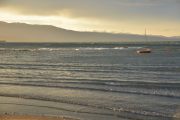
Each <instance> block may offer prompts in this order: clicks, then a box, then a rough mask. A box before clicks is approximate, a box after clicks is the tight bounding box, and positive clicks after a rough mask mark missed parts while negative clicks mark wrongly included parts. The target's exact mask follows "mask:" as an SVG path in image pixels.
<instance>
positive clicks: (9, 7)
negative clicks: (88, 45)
mask: <svg viewBox="0 0 180 120" xmlns="http://www.w3.org/2000/svg"><path fill="white" fill-rule="evenodd" d="M0 21H5V22H9V23H11V22H20V23H28V24H43V25H53V26H56V27H61V28H65V29H70V30H76V31H100V32H113V33H132V34H144V31H145V29H147V34H150V35H163V36H180V0H0Z"/></svg>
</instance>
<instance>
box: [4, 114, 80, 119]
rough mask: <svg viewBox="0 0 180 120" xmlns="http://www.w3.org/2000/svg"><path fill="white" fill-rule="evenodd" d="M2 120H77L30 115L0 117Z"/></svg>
mask: <svg viewBox="0 0 180 120" xmlns="http://www.w3.org/2000/svg"><path fill="white" fill-rule="evenodd" d="M0 120H77V119H72V118H68V117H47V116H29V115H0Z"/></svg>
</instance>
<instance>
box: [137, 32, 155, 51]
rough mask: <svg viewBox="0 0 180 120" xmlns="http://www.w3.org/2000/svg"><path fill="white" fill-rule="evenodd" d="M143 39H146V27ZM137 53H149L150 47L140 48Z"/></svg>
mask: <svg viewBox="0 0 180 120" xmlns="http://www.w3.org/2000/svg"><path fill="white" fill-rule="evenodd" d="M145 39H146V41H147V35H146V29H145ZM136 52H137V53H139V54H141V53H151V52H152V51H151V49H150V48H142V49H139V50H137V51H136Z"/></svg>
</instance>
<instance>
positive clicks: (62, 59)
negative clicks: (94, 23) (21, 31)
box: [0, 42, 180, 120]
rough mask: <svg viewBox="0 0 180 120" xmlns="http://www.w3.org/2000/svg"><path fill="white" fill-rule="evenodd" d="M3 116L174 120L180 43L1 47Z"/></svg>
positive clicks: (179, 105) (179, 96)
mask: <svg viewBox="0 0 180 120" xmlns="http://www.w3.org/2000/svg"><path fill="white" fill-rule="evenodd" d="M140 48H151V49H152V53H151V54H137V53H136V50H138V49H140ZM4 113H8V114H28V115H51V116H70V117H73V118H80V119H81V120H179V119H180V42H170V43H150V42H149V43H146V44H145V43H109V44H107V43H106V44H100V43H99V44H83V43H82V44H81V43H79V44H75V43H74V44H73V43H72V44H70V43H68V44H58V43H0V114H4Z"/></svg>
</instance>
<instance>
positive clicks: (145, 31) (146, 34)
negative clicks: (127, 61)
mask: <svg viewBox="0 0 180 120" xmlns="http://www.w3.org/2000/svg"><path fill="white" fill-rule="evenodd" d="M145 40H146V41H147V40H148V38H147V31H146V28H145Z"/></svg>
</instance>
